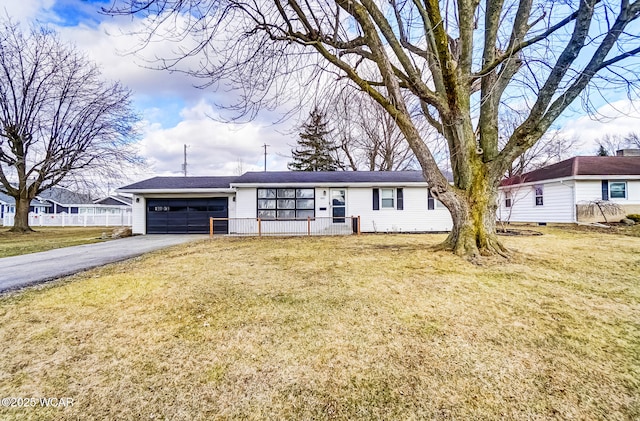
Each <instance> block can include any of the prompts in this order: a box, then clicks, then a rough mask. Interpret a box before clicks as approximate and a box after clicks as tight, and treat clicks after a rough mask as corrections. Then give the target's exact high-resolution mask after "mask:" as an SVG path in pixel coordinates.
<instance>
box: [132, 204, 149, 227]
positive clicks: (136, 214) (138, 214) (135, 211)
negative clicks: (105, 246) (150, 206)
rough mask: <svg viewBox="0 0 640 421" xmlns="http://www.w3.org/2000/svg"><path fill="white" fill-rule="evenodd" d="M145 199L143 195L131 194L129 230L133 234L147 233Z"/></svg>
mask: <svg viewBox="0 0 640 421" xmlns="http://www.w3.org/2000/svg"><path fill="white" fill-rule="evenodd" d="M146 203H147V201H146V200H145V198H144V197H143V196H138V195H135V194H134V195H133V198H132V202H131V218H132V219H131V231H132V232H133V233H134V234H146V233H147V212H146V211H147V206H146Z"/></svg>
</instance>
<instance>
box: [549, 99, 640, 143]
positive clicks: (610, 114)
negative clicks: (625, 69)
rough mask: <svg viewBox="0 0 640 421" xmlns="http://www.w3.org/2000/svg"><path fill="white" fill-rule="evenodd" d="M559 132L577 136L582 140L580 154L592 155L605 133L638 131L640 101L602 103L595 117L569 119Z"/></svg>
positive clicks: (622, 133)
mask: <svg viewBox="0 0 640 421" xmlns="http://www.w3.org/2000/svg"><path fill="white" fill-rule="evenodd" d="M561 132H562V133H563V134H564V135H565V136H567V137H573V136H575V137H577V138H578V139H580V141H581V142H582V147H581V150H580V151H579V153H580V154H582V155H593V154H594V153H595V152H596V150H597V148H598V147H597V140H598V139H600V138H602V137H603V136H605V135H626V134H628V133H629V132H640V103H638V102H636V103H632V102H630V101H628V100H623V101H617V102H613V103H611V104H607V105H604V106H603V107H601V108H599V109H598V111H597V116H596V117H589V116H582V117H579V118H577V119H575V120H572V121H569V122H568V123H566V124H565V125H564V127H562V129H561Z"/></svg>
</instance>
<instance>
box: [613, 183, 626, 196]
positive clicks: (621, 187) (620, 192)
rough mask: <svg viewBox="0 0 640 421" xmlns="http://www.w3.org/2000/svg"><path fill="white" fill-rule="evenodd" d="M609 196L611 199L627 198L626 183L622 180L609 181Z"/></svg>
mask: <svg viewBox="0 0 640 421" xmlns="http://www.w3.org/2000/svg"><path fill="white" fill-rule="evenodd" d="M609 197H610V198H612V199H626V198H627V183H626V182H624V181H622V182H613V181H610V182H609Z"/></svg>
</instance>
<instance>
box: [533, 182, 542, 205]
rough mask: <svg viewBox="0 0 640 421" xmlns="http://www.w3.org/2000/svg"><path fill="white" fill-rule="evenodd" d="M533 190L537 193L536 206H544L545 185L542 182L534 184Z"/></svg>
mask: <svg viewBox="0 0 640 421" xmlns="http://www.w3.org/2000/svg"><path fill="white" fill-rule="evenodd" d="M533 191H534V193H535V198H536V206H543V205H544V187H543V186H542V184H538V185H536V186H533Z"/></svg>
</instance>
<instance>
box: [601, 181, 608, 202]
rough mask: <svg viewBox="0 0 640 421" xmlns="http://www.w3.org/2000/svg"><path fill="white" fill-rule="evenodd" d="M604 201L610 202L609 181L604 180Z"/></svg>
mask: <svg viewBox="0 0 640 421" xmlns="http://www.w3.org/2000/svg"><path fill="white" fill-rule="evenodd" d="M602 200H609V180H602Z"/></svg>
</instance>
